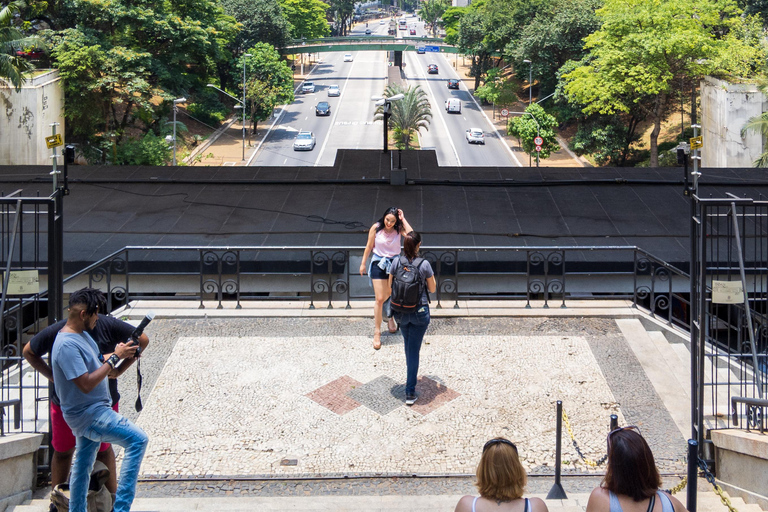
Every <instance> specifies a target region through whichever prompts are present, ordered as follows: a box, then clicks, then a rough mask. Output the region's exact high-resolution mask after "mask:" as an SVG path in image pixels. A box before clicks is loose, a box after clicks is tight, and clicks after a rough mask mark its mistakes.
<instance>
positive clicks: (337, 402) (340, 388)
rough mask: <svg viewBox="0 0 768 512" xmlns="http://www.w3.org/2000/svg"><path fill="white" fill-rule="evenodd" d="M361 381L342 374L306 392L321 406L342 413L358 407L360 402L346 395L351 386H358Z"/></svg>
mask: <svg viewBox="0 0 768 512" xmlns="http://www.w3.org/2000/svg"><path fill="white" fill-rule="evenodd" d="M360 385H361V383H360V382H358V381H356V380H355V379H353V378H352V377H348V376H347V375H344V376H343V377H339V378H338V379H336V380H334V381H331V382H329V383H328V384H326V385H325V386H321V387H319V388H317V389H316V390H314V391H312V392H310V393H307V394H306V396H307V397H308V398H309V399H310V400H314V401H315V402H317V403H318V404H320V405H322V406H323V407H326V408H328V409H329V410H331V411H332V412H335V413H336V414H338V415H343V414H346V413H348V412H349V411H351V410H353V409H356V408H357V407H360V402H358V401H357V400H354V399H352V398H350V397H348V396H347V393H349V392H350V391H351V390H352V389H353V388H355V387H357V386H360Z"/></svg>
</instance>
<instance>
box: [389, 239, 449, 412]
mask: <svg viewBox="0 0 768 512" xmlns="http://www.w3.org/2000/svg"><path fill="white" fill-rule="evenodd" d="M420 248H421V235H420V234H418V233H416V232H415V231H410V232H409V233H408V234H407V235H405V242H403V256H400V257H398V258H395V259H394V260H392V266H391V267H390V269H389V273H390V276H389V287H390V289H391V288H392V276H393V275H394V274H395V272H396V271H397V268H398V267H399V266H400V265H410V264H413V266H415V267H417V268H418V271H419V278H420V279H421V283H422V290H424V291H423V293H422V294H421V299H419V305H418V307H417V308H416V311H414V312H413V313H401V312H399V311H393V316H394V317H395V320H397V323H399V324H400V332H402V333H403V340H405V366H406V368H407V370H406V375H407V377H406V381H405V405H413V404H414V402H416V378H417V376H418V373H419V352H420V351H421V342H422V341H423V340H424V333H425V332H427V327H428V326H429V295H427V291H429V292H430V293H435V290H436V289H437V283H436V282H435V272H434V271H433V270H432V265H430V264H429V262H428V261H427V260H424V259H422V258H419V249H420Z"/></svg>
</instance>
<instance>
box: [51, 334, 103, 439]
mask: <svg viewBox="0 0 768 512" xmlns="http://www.w3.org/2000/svg"><path fill="white" fill-rule="evenodd" d="M102 365H103V363H102V362H101V361H99V348H98V346H96V342H95V341H93V338H91V336H90V335H89V334H88V333H87V332H84V333H82V334H76V333H71V332H60V333H59V334H58V335H57V336H56V342H55V343H54V344H53V352H51V366H52V367H53V381H54V382H55V383H56V392H57V393H58V395H59V401H60V402H61V412H62V413H64V419H65V420H66V421H67V425H69V428H71V429H72V432H73V433H74V434H75V435H76V436H80V435H82V434H83V432H84V431H85V429H86V428H87V427H88V426H89V425H90V424H91V423H92V422H93V420H94V419H95V418H96V417H97V416H98V415H99V414H100V413H101V412H102V411H103V410H104V409H109V407H110V405H111V403H112V400H111V398H110V396H109V386H108V385H107V379H104V380H102V381H101V382H99V383H98V385H97V386H96V387H95V388H93V389H92V390H91V392H90V393H83V392H82V391H80V388H78V387H77V384H75V383H74V382H72V381H73V380H74V379H76V378H78V377H80V376H81V375H84V374H86V373H93V372H95V371H96V370H98V369H99V368H101V366H102Z"/></svg>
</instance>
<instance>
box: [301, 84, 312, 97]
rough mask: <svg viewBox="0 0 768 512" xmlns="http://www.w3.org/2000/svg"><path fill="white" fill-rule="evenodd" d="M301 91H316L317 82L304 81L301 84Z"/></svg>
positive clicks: (305, 92)
mask: <svg viewBox="0 0 768 512" xmlns="http://www.w3.org/2000/svg"><path fill="white" fill-rule="evenodd" d="M301 92H302V93H303V94H307V93H309V92H315V82H304V85H302V86H301Z"/></svg>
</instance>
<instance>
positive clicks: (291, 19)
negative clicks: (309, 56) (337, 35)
mask: <svg viewBox="0 0 768 512" xmlns="http://www.w3.org/2000/svg"><path fill="white" fill-rule="evenodd" d="M280 5H281V7H282V9H283V14H284V15H285V18H286V19H287V20H288V23H289V24H290V26H291V36H292V37H293V38H294V39H300V38H302V37H303V38H306V39H316V38H318V37H325V36H327V35H329V34H330V33H331V29H330V27H329V26H328V21H327V20H326V14H325V13H326V11H327V10H328V9H329V8H330V6H329V5H328V4H326V3H325V2H322V1H320V0H280Z"/></svg>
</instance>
